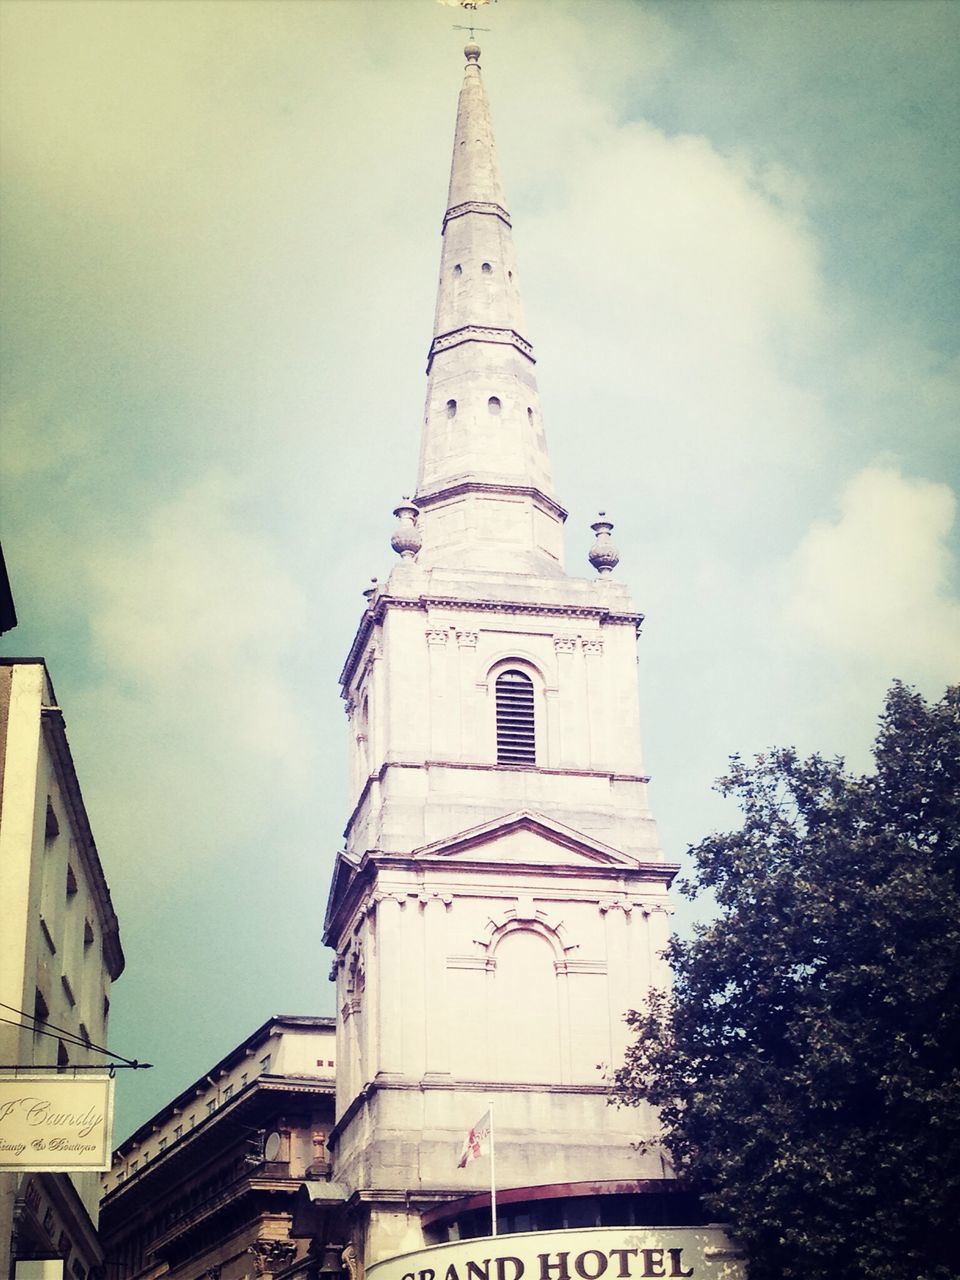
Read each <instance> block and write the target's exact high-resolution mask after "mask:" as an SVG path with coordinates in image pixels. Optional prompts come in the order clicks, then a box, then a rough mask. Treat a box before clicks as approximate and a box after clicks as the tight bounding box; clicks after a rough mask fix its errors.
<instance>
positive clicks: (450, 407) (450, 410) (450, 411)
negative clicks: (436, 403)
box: [447, 400, 457, 418]
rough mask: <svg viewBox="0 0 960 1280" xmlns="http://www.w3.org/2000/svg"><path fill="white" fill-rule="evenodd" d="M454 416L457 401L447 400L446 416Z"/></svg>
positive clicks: (455, 414)
mask: <svg viewBox="0 0 960 1280" xmlns="http://www.w3.org/2000/svg"><path fill="white" fill-rule="evenodd" d="M456 416H457V402H456V400H448V401H447V417H448V418H455V417H456Z"/></svg>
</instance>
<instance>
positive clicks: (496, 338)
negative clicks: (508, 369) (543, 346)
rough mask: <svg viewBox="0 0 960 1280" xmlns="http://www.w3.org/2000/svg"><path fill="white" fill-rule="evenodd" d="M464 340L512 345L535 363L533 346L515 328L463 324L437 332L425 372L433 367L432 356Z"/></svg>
mask: <svg viewBox="0 0 960 1280" xmlns="http://www.w3.org/2000/svg"><path fill="white" fill-rule="evenodd" d="M464 342H493V343H497V344H499V345H500V346H507V347H513V348H514V349H515V350H517V351H519V352H520V354H521V355H522V356H526V358H527V359H528V360H529V361H530V363H531V364H536V363H537V362H536V360H535V359H534V355H533V346H532V344H531V343H529V342H528V341H527V340H526V338H522V337H521V336H520V334H519V333H517V331H516V329H495V328H493V327H491V326H489V325H483V324H465V325H463V326H462V327H461V328H459V329H451V330H450V332H449V333H438V334H437V336H436V337H435V338H434V340H433V342H431V344H430V354H429V355H428V356H427V373H429V372H430V370H431V369H432V368H433V361H434V357H435V356H438V355H439V354H440V352H441V351H449V350H450V349H451V347H459V346H461V345H462V344H463V343H464Z"/></svg>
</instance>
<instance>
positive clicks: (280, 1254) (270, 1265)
mask: <svg viewBox="0 0 960 1280" xmlns="http://www.w3.org/2000/svg"><path fill="white" fill-rule="evenodd" d="M247 1252H248V1253H251V1254H253V1261H254V1265H255V1266H256V1268H257V1275H258V1276H263V1275H270V1276H272V1275H274V1273H275V1272H277V1271H282V1270H283V1269H284V1267H289V1265H290V1263H291V1262H292V1261H293V1259H294V1255H295V1254H296V1252H297V1246H296V1244H295V1242H294V1241H293V1240H254V1242H253V1244H252V1245H250V1247H249V1249H248V1251H247Z"/></svg>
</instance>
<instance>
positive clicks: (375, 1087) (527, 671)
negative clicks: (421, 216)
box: [325, 46, 676, 1265]
mask: <svg viewBox="0 0 960 1280" xmlns="http://www.w3.org/2000/svg"><path fill="white" fill-rule="evenodd" d="M466 54H467V68H466V71H465V79H464V88H463V92H462V94H461V97H460V105H459V110H458V118H457V130H456V135H455V140H454V162H453V169H452V174H451V183H450V203H449V207H448V210H447V214H446V217H445V219H444V244H443V253H442V260H441V271H440V285H439V290H438V302H437V312H436V319H435V327H434V336H433V342H432V344H431V348H430V354H429V361H428V389H427V408H426V414H425V422H424V430H423V443H422V449H421V458H420V473H419V480H418V488H417V495H416V497H415V499H414V502H413V503H410V502H409V501H406V503H405V505H403V506H401V507H399V508H398V509H397V516H398V519H399V520H400V529H399V531H398V534H397V535H395V538H394V547H395V549H396V550H397V551H398V552H399V554H400V555H401V560H400V562H399V563H398V564H397V565H396V566H395V568H394V570H393V572H392V574H391V575H390V577H389V580H388V581H387V583H386V584H385V585H383V586H380V587H375V588H374V589H373V590H372V591H371V592H369V593H368V607H367V609H366V611H365V613H364V615H363V618H362V619H361V622H360V626H359V628H358V630H357V634H356V638H355V640H354V643H353V645H352V647H351V651H350V654H349V655H348V658H347V662H346V664H345V667H344V670H343V673H342V676H341V683H342V689H343V695H344V698H345V701H346V707H347V713H348V717H349V724H350V737H351V741H352V790H353V796H352V804H351V812H350V815H349V819H348V822H347V826H346V830H345V846H344V850H343V852H342V853H341V855H340V857H339V858H338V861H337V866H336V869H335V872H334V879H333V884H332V887H331V892H330V900H329V905H328V910H327V919H326V926H325V937H326V940H327V942H328V943H329V944H330V945H331V946H332V947H333V948H334V949H335V952H336V961H335V965H334V974H335V978H336V983H337V1014H338V1049H337V1062H338V1068H337V1113H336V1114H337V1123H336V1126H335V1129H334V1132H333V1134H332V1135H331V1146H332V1150H333V1154H334V1165H335V1176H336V1179H337V1182H338V1183H340V1184H342V1186H343V1187H344V1188H345V1190H346V1193H347V1195H348V1197H349V1199H348V1211H347V1221H348V1222H349V1223H350V1224H351V1225H350V1227H349V1232H350V1236H351V1242H352V1245H353V1247H354V1249H355V1250H356V1252H357V1255H358V1257H359V1258H360V1260H361V1262H362V1263H363V1264H364V1265H371V1264H373V1263H375V1262H377V1261H380V1260H382V1259H384V1258H387V1257H390V1256H392V1255H394V1254H397V1253H400V1252H403V1251H405V1250H416V1249H420V1248H422V1247H423V1245H424V1243H431V1242H432V1240H431V1237H430V1232H429V1227H428V1226H425V1225H424V1224H425V1223H426V1222H428V1220H429V1217H430V1214H431V1213H432V1212H435V1210H436V1206H438V1205H439V1206H442V1205H443V1204H444V1203H445V1202H448V1201H455V1200H457V1199H458V1198H463V1197H465V1196H468V1195H469V1193H471V1192H478V1193H480V1192H482V1191H483V1189H484V1187H485V1185H487V1186H488V1179H489V1168H488V1167H480V1166H484V1165H485V1162H483V1161H478V1162H475V1163H474V1164H472V1165H468V1167H467V1168H465V1169H463V1170H459V1169H458V1168H457V1158H458V1155H459V1152H460V1146H461V1143H462V1140H463V1137H464V1135H465V1133H466V1132H467V1130H468V1129H469V1127H470V1125H471V1124H472V1123H473V1122H474V1121H475V1120H477V1119H478V1118H479V1116H480V1115H481V1113H482V1112H483V1111H484V1109H485V1108H486V1106H487V1104H488V1102H489V1101H491V1100H492V1101H493V1102H494V1105H495V1109H496V1117H497V1120H496V1129H497V1139H496V1159H497V1182H498V1185H499V1186H500V1187H502V1188H505V1189H506V1188H512V1189H523V1188H539V1189H540V1191H544V1190H545V1189H549V1188H554V1189H556V1188H557V1187H562V1186H564V1185H567V1184H569V1185H571V1186H572V1185H579V1186H581V1187H582V1186H583V1185H585V1183H587V1182H589V1183H590V1185H591V1186H592V1187H593V1188H594V1189H595V1190H597V1189H598V1188H599V1190H598V1191H597V1194H601V1195H602V1194H603V1193H604V1192H606V1191H611V1190H613V1189H616V1190H618V1191H620V1192H623V1193H624V1194H628V1193H629V1191H630V1189H631V1188H636V1187H637V1186H639V1185H640V1183H641V1182H642V1183H644V1184H645V1185H646V1184H649V1185H651V1186H658V1187H659V1186H663V1185H667V1184H668V1182H669V1171H668V1170H666V1169H665V1168H664V1165H663V1162H662V1159H661V1156H660V1155H659V1154H658V1151H657V1149H656V1147H651V1148H647V1149H646V1150H643V1151H641V1150H638V1147H637V1142H638V1139H643V1138H652V1137H654V1136H655V1122H654V1118H653V1116H652V1115H651V1114H650V1113H649V1112H648V1111H643V1110H639V1111H632V1110H628V1111H623V1110H619V1109H617V1108H615V1107H611V1106H610V1105H608V1101H607V1093H608V1080H609V1074H610V1072H611V1070H612V1069H613V1068H614V1067H615V1066H616V1065H618V1064H619V1062H620V1061H621V1060H622V1055H623V1050H624V1047H625V1043H626V1027H625V1024H624V1020H623V1018H624V1013H625V1012H626V1010H628V1009H629V1008H632V1007H636V1006H637V1005H640V1004H641V1003H642V1002H643V1000H644V998H645V996H646V994H647V993H648V991H649V990H650V988H651V987H655V986H656V987H661V986H663V985H664V984H665V983H666V982H667V980H668V975H667V973H666V970H665V965H664V961H663V959H662V951H663V948H664V946H665V944H666V941H667V938H668V933H669V928H668V917H669V902H668V889H669V885H670V883H671V880H672V878H673V876H674V874H675V872H676V867H675V866H673V865H671V864H669V863H667V862H666V861H665V859H664V857H663V854H662V852H661V850H660V846H659V841H658V836H657V831H656V825H655V823H654V820H653V817H652V815H651V813H650V809H649V805H648V801H647V779H646V777H645V775H644V771H643V762H642V755H641V745H640V711H639V699H638V689H637V672H636V663H637V650H636V638H637V631H638V628H639V624H640V621H641V617H640V615H639V614H638V613H637V612H636V610H635V608H634V606H633V604H632V602H631V600H630V597H629V593H628V591H627V589H626V588H625V586H624V585H623V584H622V583H620V582H617V581H615V580H612V579H611V577H610V576H609V570H610V569H611V567H612V566H613V565H615V563H616V555H615V553H614V552H613V551H612V545H611V544H609V539H608V538H606V531H607V530H608V529H609V525H607V524H605V525H603V527H602V531H603V532H604V537H605V538H606V541H605V542H604V549H603V550H602V553H600V554H596V553H595V555H594V561H593V562H594V564H595V565H596V567H597V568H598V570H600V576H598V577H597V578H594V579H592V580H589V581H588V580H585V579H582V578H574V577H568V576H567V575H566V574H565V572H564V569H563V546H562V530H563V521H564V519H565V512H564V511H563V509H562V508H561V507H560V505H559V503H558V501H557V498H556V495H555V494H554V492H553V486H552V479H551V475H550V466H549V459H548V456H547V451H546V443H545V438H544V433H543V424H542V421H541V417H540V407H539V398H538V395H537V390H536V382H535V377H534V365H533V353H532V347H531V346H530V343H529V341H528V340H527V338H526V337H525V335H524V324H525V322H524V319H523V312H522V308H521V305H520V297H519V291H518V288H517V282H516V264H515V261H514V256H513V246H512V238H511V233H510V219H509V214H508V213H507V212H506V209H505V207H504V197H503V191H502V187H501V184H500V180H499V174H498V171H497V165H496V156H495V154H494V149H493V137H492V131H491V129H490V122H489V114H488V112H487V108H486V104H485V102H484V99H483V90H482V85H481V82H480V73H479V67H478V56H479V50H477V49H476V48H475V46H468V47H467V50H466ZM598 531H599V530H598ZM431 1207H433V1208H431ZM424 1215H426V1216H424ZM437 1238H439V1237H437V1236H434V1237H433V1238H432V1239H433V1240H435V1239H437Z"/></svg>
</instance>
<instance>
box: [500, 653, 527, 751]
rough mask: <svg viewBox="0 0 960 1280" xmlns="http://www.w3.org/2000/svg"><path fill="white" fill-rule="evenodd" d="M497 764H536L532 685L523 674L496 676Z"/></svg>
mask: <svg viewBox="0 0 960 1280" xmlns="http://www.w3.org/2000/svg"><path fill="white" fill-rule="evenodd" d="M496 689H497V693H496V698H497V764H536V763H537V743H536V736H535V733H534V710H533V681H532V680H531V679H530V677H529V676H527V675H524V673H523V672H522V671H503V672H501V674H500V675H498V676H497V686H496Z"/></svg>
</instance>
